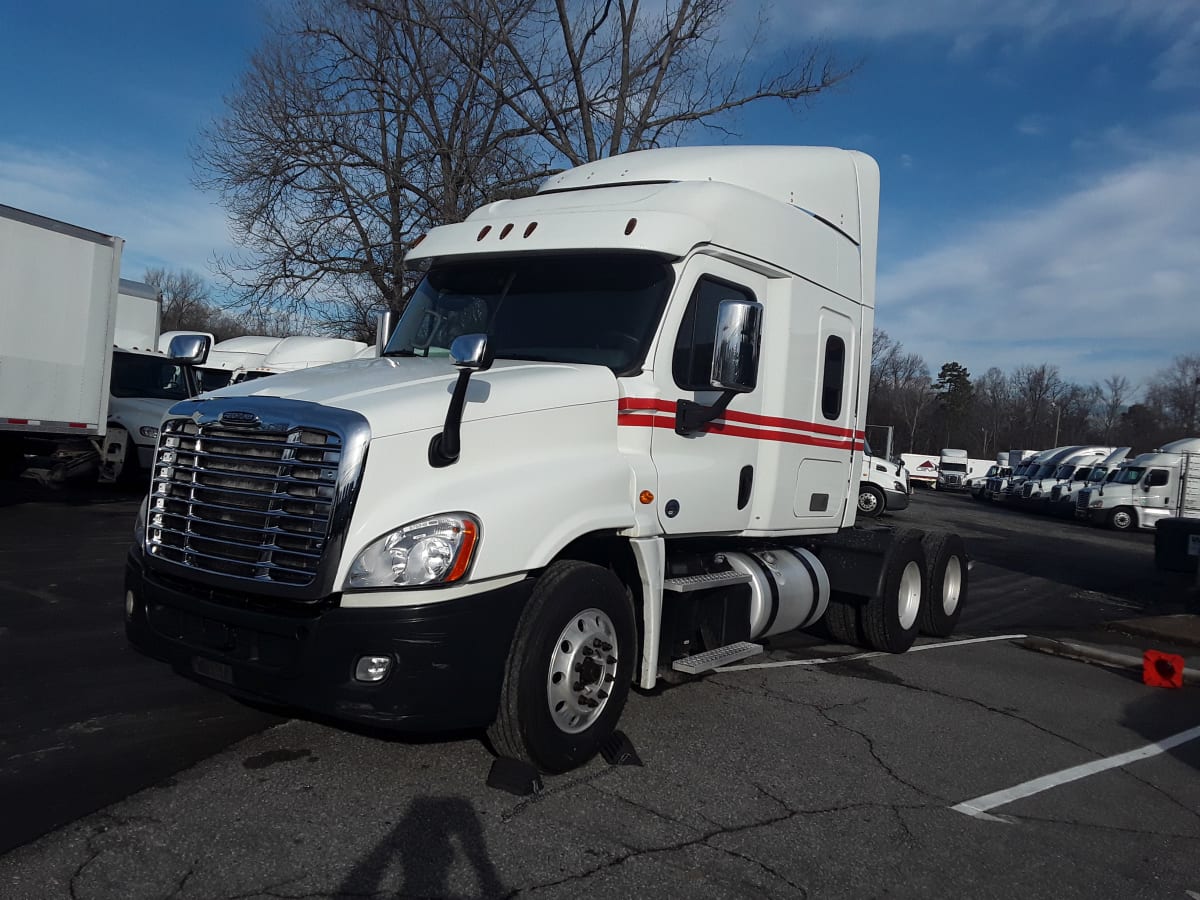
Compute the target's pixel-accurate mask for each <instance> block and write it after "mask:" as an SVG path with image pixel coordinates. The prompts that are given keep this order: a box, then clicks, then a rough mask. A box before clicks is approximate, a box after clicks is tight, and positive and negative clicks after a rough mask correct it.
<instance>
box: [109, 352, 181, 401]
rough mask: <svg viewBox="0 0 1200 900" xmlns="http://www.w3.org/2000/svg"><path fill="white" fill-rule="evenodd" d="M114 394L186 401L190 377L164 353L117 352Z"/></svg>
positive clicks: (113, 362) (115, 354)
mask: <svg viewBox="0 0 1200 900" xmlns="http://www.w3.org/2000/svg"><path fill="white" fill-rule="evenodd" d="M111 386H112V389H111V393H112V395H113V396H114V397H149V398H153V399H159V400H186V399H187V398H188V385H187V378H186V377H185V376H184V372H183V367H182V366H178V365H176V364H175V363H173V362H171V361H170V360H168V359H164V358H163V357H161V356H142V355H141V354H137V353H114V354H113V361H112V381H111Z"/></svg>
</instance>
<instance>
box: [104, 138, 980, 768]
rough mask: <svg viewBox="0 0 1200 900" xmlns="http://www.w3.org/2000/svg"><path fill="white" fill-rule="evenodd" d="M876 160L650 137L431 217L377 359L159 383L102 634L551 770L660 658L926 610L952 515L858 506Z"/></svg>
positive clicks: (192, 666) (891, 642)
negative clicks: (879, 515)
mask: <svg viewBox="0 0 1200 900" xmlns="http://www.w3.org/2000/svg"><path fill="white" fill-rule="evenodd" d="M878 184H879V182H878V169H877V167H876V165H875V162H874V161H873V160H872V159H871V158H870V157H867V156H865V155H863V154H861V153H856V152H848V151H843V150H835V149H830V148H791V147H759V148H686V149H667V150H651V151H645V152H640V153H633V154H628V155H625V156H619V157H615V158H612V159H607V160H602V161H599V162H595V163H589V164H587V165H584V166H581V167H579V168H577V169H572V170H569V171H567V172H564V173H562V174H559V175H556V176H553V177H552V178H550V179H549V180H547V181H546V182H545V183H544V184H543V185H542V187H541V189H540V190H539V192H538V193H537V194H535V195H533V196H531V197H527V198H522V199H515V200H508V201H503V202H497V203H493V204H490V205H488V206H486V207H484V208H482V209H480V210H478V211H477V212H475V213H474V214H472V215H471V216H470V217H469V218H468V219H467V220H466V221H464V222H462V223H459V224H453V225H446V226H443V227H439V228H436V229H434V230H433V231H431V232H430V233H429V234H428V236H426V238H425V239H424V240H423V241H421V242H420V243H419V244H418V245H417V246H416V247H415V248H413V249H412V250H411V251H410V252H409V255H408V260H407V261H408V264H409V265H414V264H415V265H417V266H422V267H427V271H426V272H425V274H424V277H423V280H422V281H421V282H420V285H419V286H418V287H417V289H416V291H415V293H414V294H413V295H412V298H411V300H410V302H409V303H408V306H407V308H406V309H405V311H404V313H403V316H402V318H401V320H400V322H399V324H398V326H397V327H396V329H395V331H394V333H393V335H392V337H391V340H390V341H389V343H388V345H387V348H386V350H385V355H384V356H382V357H381V358H378V359H364V360H355V361H351V362H345V363H334V364H332V365H327V366H322V367H320V368H315V369H309V370H306V371H302V372H295V373H290V374H283V375H276V376H273V377H271V378H267V379H263V380H261V381H249V382H245V383H242V384H238V385H232V386H230V387H228V388H225V389H223V390H221V391H218V392H216V394H212V395H206V396H205V397H201V398H198V399H195V400H191V401H187V402H184V403H180V404H178V405H177V406H175V407H174V408H173V409H172V410H171V413H170V415H169V416H168V418H167V419H166V420H165V422H164V432H163V436H162V438H161V440H160V443H159V449H158V460H157V464H156V467H155V472H154V479H153V483H152V492H151V494H150V496H149V497H148V498H147V502H146V504H145V505H144V506H143V509H142V512H141V514H140V515H139V517H138V520H137V524H136V534H135V543H134V546H133V548H132V549H131V553H130V556H129V560H128V566H127V570H126V583H125V590H126V595H125V600H126V629H127V633H128V635H129V637H130V638H131V640H132V641H133V642H134V643H135V644H136V645H137V646H139V647H141V648H144V649H145V650H146V651H148V652H150V653H152V654H155V655H158V656H160V657H162V658H164V659H166V660H169V661H170V662H171V663H172V664H173V665H174V666H175V667H176V668H177V669H178V670H179V671H180V672H181V673H183V674H186V675H189V676H190V677H193V678H196V679H199V680H201V681H204V682H206V683H208V684H210V685H213V686H216V687H219V688H221V689H223V690H225V691H228V692H230V693H234V694H238V695H242V696H246V697H252V698H258V699H259V700H262V701H267V702H273V703H277V704H285V705H292V706H297V707H302V708H305V709H308V710H312V711H315V712H317V713H323V714H328V715H332V716H338V717H342V718H346V719H352V720H357V721H360V722H367V723H371V724H374V725H385V726H390V727H393V728H400V729H444V728H449V727H476V726H478V727H486V728H487V729H488V734H489V736H490V738H491V741H492V743H493V746H494V748H495V749H496V750H497V752H498V753H500V754H502V755H506V756H512V757H518V758H522V759H525V760H529V761H531V762H533V763H535V764H536V765H538V766H540V767H542V768H543V769H546V770H550V771H561V770H565V769H568V768H571V767H573V766H576V765H579V764H581V763H583V762H584V761H585V760H587V759H588V758H589V757H591V756H592V755H593V754H594V753H595V752H596V751H597V749H598V748H599V747H600V745H601V743H602V742H603V741H604V740H605V739H607V738H608V737H609V736H611V733H612V731H613V729H614V727H615V725H616V723H617V719H618V717H619V715H620V713H621V709H622V707H623V705H624V703H625V699H626V696H627V693H628V691H629V688H630V686H631V684H635V683H636V684H639V685H641V686H642V687H643V688H652V687H654V685H655V684H656V683H657V681H658V679H659V677H660V672H661V671H663V670H673V671H674V672H680V673H688V674H694V673H698V672H702V671H705V670H707V669H711V668H714V667H716V666H718V665H721V664H722V663H725V662H729V661H734V660H738V659H742V658H745V657H746V656H748V655H752V654H754V653H756V652H759V651H760V650H761V645H760V644H757V643H755V642H756V641H758V640H761V639H763V638H767V637H770V636H772V635H777V634H781V633H783V632H788V631H791V630H793V629H796V628H801V627H807V626H811V625H813V624H815V623H817V622H819V621H822V620H823V621H824V622H825V623H826V624H827V626H828V628H829V630H830V632H831V633H832V634H833V635H834V636H835V637H837V638H838V639H842V640H847V641H852V642H856V643H857V642H862V643H865V644H867V645H869V646H872V647H876V648H878V649H880V650H885V651H894V652H900V651H903V650H905V649H907V648H908V647H909V646H910V645H911V644H912V642H913V639H914V638H915V637H916V635H917V633H918V630H922V629H923V630H924V631H926V632H928V633H930V634H936V635H945V634H949V633H950V631H951V630H952V629H953V627H954V624H955V622H956V620H957V618H958V615H959V613H960V611H961V608H962V604H963V602H964V601H965V596H966V590H967V560H966V555H965V552H964V550H963V545H962V541H961V540H960V539H959V538H958V537H957V536H956V535H951V534H945V533H935V532H922V531H915V530H893V529H888V528H881V527H878V526H875V527H871V528H855V527H853V526H854V522H855V515H856V503H855V498H856V495H857V487H858V485H859V483H860V475H861V471H862V451H863V432H862V423H863V422H865V414H866V404H867V393H866V386H867V384H868V369H869V365H870V335H871V331H872V326H873V320H874V304H875V254H876V223H877V213H878Z"/></svg>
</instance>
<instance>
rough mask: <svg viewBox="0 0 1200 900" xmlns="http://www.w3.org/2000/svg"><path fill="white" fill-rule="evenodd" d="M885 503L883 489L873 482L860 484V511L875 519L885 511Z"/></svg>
mask: <svg viewBox="0 0 1200 900" xmlns="http://www.w3.org/2000/svg"><path fill="white" fill-rule="evenodd" d="M885 505H886V503H885V501H884V498H883V491H881V490H880V489H879V488H877V487H875V485H873V484H862V485H859V488H858V511H859V512H860V513H862V514H863V515H864V516H867V517H869V518H872V519H873V518H875V517H876V516H878V515H879V514H880V513H882V512H883V510H884V507H885Z"/></svg>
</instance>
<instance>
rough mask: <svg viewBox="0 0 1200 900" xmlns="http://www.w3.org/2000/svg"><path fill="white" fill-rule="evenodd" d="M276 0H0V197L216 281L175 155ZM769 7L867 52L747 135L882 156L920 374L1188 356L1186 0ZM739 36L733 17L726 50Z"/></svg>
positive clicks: (887, 308)
mask: <svg viewBox="0 0 1200 900" xmlns="http://www.w3.org/2000/svg"><path fill="white" fill-rule="evenodd" d="M268 2H270V0H205V2H198V0H189V2H178V3H172V2H165V0H161V2H150V0H140V2H118V3H115V4H100V3H98V2H82V0H61V2H58V3H55V4H34V3H15V2H14V3H8V4H4V6H3V7H0V110H2V111H3V123H4V124H3V126H2V127H0V203H6V204H8V205H11V206H17V207H20V208H23V209H28V210H32V211H34V212H38V213H41V214H43V215H49V216H52V217H55V218H60V219H64V220H66V221H69V222H73V223H75V224H79V225H84V226H87V227H90V228H94V229H97V230H99V231H104V232H108V233H115V234H119V235H121V236H122V237H124V238H125V239H126V249H125V261H124V274H125V275H126V276H127V277H133V278H138V277H141V275H142V273H143V272H144V270H145V268H146V267H147V266H165V267H168V268H191V269H194V270H196V271H198V272H201V273H202V274H207V272H208V264H209V260H210V259H211V258H212V256H213V254H214V253H220V252H223V251H227V250H228V249H229V247H230V245H229V237H228V232H227V229H226V227H225V220H224V216H223V214H222V212H221V210H220V208H219V207H218V206H216V205H215V203H214V202H213V198H212V197H210V196H206V195H203V194H201V193H199V192H197V191H196V190H195V189H194V188H193V187H192V185H191V163H190V159H189V156H188V149H189V146H190V145H191V143H192V142H193V141H194V140H195V137H196V133H197V130H198V129H199V128H201V127H202V126H203V125H204V124H205V123H207V122H208V121H210V120H211V119H212V117H214V116H216V115H219V114H220V112H221V110H222V108H223V106H222V98H223V96H224V95H225V94H226V93H228V92H229V91H230V90H231V89H232V87H233V86H234V84H235V82H236V79H237V77H238V75H239V74H240V72H241V71H242V69H243V68H244V65H245V61H246V58H247V56H248V54H249V53H250V52H251V50H252V49H253V48H254V47H255V46H256V44H257V43H258V41H259V39H260V38H261V36H262V29H263V24H262V19H263V17H262V11H263V9H264V7H265V5H266V4H267V3H268ZM750 5H751V4H749V3H743V2H742V0H737V2H736V3H734V4H733V6H734V8H735V10H737V11H738V12H739V14H741V13H742V12H743V11H745V10H746V9H747V8H748V7H749V6H750ZM773 13H774V21H773V23H772V26H771V28H770V32H769V33H770V35H771V39H770V41H768V42H765V43H764V44H763V45H762V52H763V54H764V55H767V54H769V53H770V52H772V51H774V50H777V49H779V48H780V47H783V46H785V45H786V42H788V41H790V40H805V39H807V38H810V37H814V36H815V37H819V38H821V39H823V40H825V41H827V42H828V43H829V44H830V45H831V46H832V47H833V48H834V49H835V50H836V51H837V52H838V53H839V54H840V55H842V56H843V58H845V59H861V60H862V63H863V65H862V68H861V70H860V71H859V72H858V74H856V75H855V76H854V77H853V78H852V79H851V80H850V81H849V82H848V83H847V84H846V85H845V86H844V87H842V88H840V89H838V90H837V91H835V92H832V93H830V94H829V95H827V96H822V97H821V98H820V99H818V100H817V101H816V102H815V103H814V104H813V106H812V107H811V108H810V109H808V110H807V111H804V112H802V113H799V114H796V113H793V112H790V111H788V110H786V109H783V108H781V107H779V106H775V105H763V106H760V107H757V108H754V109H752V110H750V111H748V112H746V113H744V114H743V115H741V116H740V117H739V119H738V121H737V123H736V124H737V127H738V128H739V130H740V132H741V135H742V140H743V141H744V142H746V143H797V144H832V145H836V146H846V147H856V148H859V149H862V150H865V151H867V152H869V153H871V154H872V155H873V156H875V157H876V158H877V159H878V160H879V163H880V167H881V170H882V175H883V200H882V210H881V234H880V254H879V260H880V265H879V292H878V324H880V325H882V327H884V328H886V329H887V330H888V331H889V332H890V333H891V334H892V336H893V337H895V338H898V339H899V340H901V341H903V342H904V344H905V346H906V347H907V348H908V349H910V350H915V351H917V352H919V353H921V354H922V355H923V356H924V357H925V358H926V360H927V361H928V362H929V364H930V366H931V368H932V369H933V371H934V372H935V373H936V371H937V368H938V366H939V365H940V364H941V363H942V362H945V361H947V360H950V359H955V360H958V361H960V362H963V363H964V364H966V365H967V366H968V367H969V368H970V369H971V371H972V372H973V373H982V372H983V371H984V370H985V369H986V368H987V367H988V366H991V365H997V366H1000V367H1002V368H1004V369H1009V368H1011V367H1013V366H1016V365H1021V364H1025V363H1033V364H1036V363H1040V362H1043V361H1050V362H1054V363H1057V364H1058V365H1059V366H1060V367H1061V369H1062V371H1063V374H1064V375H1065V376H1066V377H1068V378H1072V379H1075V380H1079V381H1084V382H1087V381H1091V380H1096V379H1102V378H1104V377H1106V376H1108V375H1111V374H1114V373H1120V374H1124V375H1127V376H1128V377H1130V378H1131V379H1132V380H1133V381H1135V382H1140V381H1142V380H1144V379H1145V378H1146V377H1147V376H1149V375H1150V374H1152V373H1153V372H1154V371H1155V370H1156V369H1157V368H1160V367H1161V366H1162V365H1164V364H1165V363H1166V362H1167V361H1168V360H1169V359H1170V357H1171V356H1173V355H1175V354H1179V353H1200V308H1198V307H1200V217H1198V216H1197V215H1196V213H1197V211H1198V210H1200V0H1155V2H1150V0H1143V2H1117V0H1087V2H1085V0H990V2H989V0H906V2H903V3H901V2H899V0H839V2H816V0H814V2H799V0H777V2H775V4H774V9H773ZM742 33H743V32H742V30H741V28H740V23H738V22H736V21H734V22H732V23H730V25H729V27H728V29H727V35H726V43H727V46H729V47H734V46H736V44H737V41H738V40H739V39H740V35H741V34H742ZM710 138H711V136H706V135H705V134H704V133H703V132H697V133H695V134H694V135H693V136H692V142H694V143H704V142H705V141H706V140H707V139H710ZM712 139H715V138H712Z"/></svg>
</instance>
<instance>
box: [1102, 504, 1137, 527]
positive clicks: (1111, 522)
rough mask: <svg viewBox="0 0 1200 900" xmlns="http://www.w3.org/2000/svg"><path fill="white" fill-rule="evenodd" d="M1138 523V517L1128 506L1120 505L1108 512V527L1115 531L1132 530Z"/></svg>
mask: <svg viewBox="0 0 1200 900" xmlns="http://www.w3.org/2000/svg"><path fill="white" fill-rule="evenodd" d="M1136 525H1137V519H1136V518H1135V517H1134V515H1133V510H1132V509H1129V508H1128V507H1125V506H1118V507H1117V508H1116V509H1114V510H1113V511H1112V512H1111V513H1109V514H1108V527H1109V528H1111V529H1113V530H1114V531H1132V530H1133V529H1134V527H1135V526H1136Z"/></svg>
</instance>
